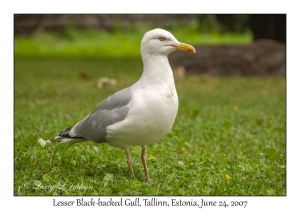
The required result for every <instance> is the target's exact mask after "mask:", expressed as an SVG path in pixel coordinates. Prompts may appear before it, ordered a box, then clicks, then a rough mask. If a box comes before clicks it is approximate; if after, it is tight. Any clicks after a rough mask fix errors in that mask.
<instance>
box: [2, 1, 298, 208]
mask: <svg viewBox="0 0 300 210" xmlns="http://www.w3.org/2000/svg"><path fill="white" fill-rule="evenodd" d="M293 2H296V1H293ZM146 4H147V6H146ZM297 6H298V5H297V4H296V3H289V2H287V1H281V2H280V3H277V2H275V1H271V0H268V1H255V0H254V1H247V2H246V1H243V2H241V1H240V0H239V1H237V0H235V1H222V0H219V1H196V0H193V1H178V3H175V1H174V0H173V1H169V0H165V1H162V0H159V1H158V0H151V1H148V2H145V1H114V0H110V1H105V3H104V1H89V0H86V1H83V2H80V4H79V3H77V2H75V1H74V2H70V1H61V0H60V1H57V0H52V1H32V0H29V1H9V2H8V1H5V3H2V4H1V18H0V23H1V24H0V26H1V36H0V37H1V39H0V41H1V45H0V46H1V47H0V49H1V50H0V52H1V66H0V68H1V70H2V71H1V76H0V80H1V81H0V84H1V88H0V90H1V99H2V100H1V102H2V103H1V116H3V117H1V125H0V126H1V134H2V135H1V147H0V148H1V152H0V155H1V158H0V160H1V179H0V188H1V190H0V198H1V199H0V200H1V206H3V207H6V208H5V209H12V208H13V209H15V207H21V208H24V207H30V208H31V209H41V208H44V209H45V208H46V209H49V208H52V207H53V206H52V199H53V198H55V197H14V196H13V164H12V163H13V105H14V104H13V70H14V69H13V47H12V46H13V14H14V13H164V14H165V13H287V40H288V41H287V69H288V70H287V102H288V103H287V120H288V121H287V158H288V165H287V196H286V197H285V196H283V197H199V198H197V199H201V198H203V199H207V200H209V199H212V200H226V201H228V202H230V200H234V199H238V200H245V199H246V200H248V201H249V204H248V206H247V208H246V209H263V208H267V209H282V208H284V207H296V206H297V207H298V203H297V200H299V198H298V197H297V194H298V196H299V192H298V191H299V188H300V185H299V165H300V164H299V155H298V154H299V140H300V139H299V137H298V136H299V128H300V124H299V123H298V121H299V120H298V119H299V117H300V116H299V110H300V102H299V96H300V93H299V92H300V89H299V83H300V82H299V78H300V77H299V76H300V75H299V71H300V68H299V62H300V61H299V60H300V59H299V58H300V56H299V47H300V45H299V40H300V36H299V25H300V24H299V22H300V16H299V10H297V9H296V8H298V7H297ZM84 198H85V199H88V198H89V197H84ZM126 198H128V197H126ZM183 198H184V199H186V200H189V199H190V198H193V197H183ZM57 199H67V200H72V199H73V200H74V199H78V197H57ZM165 199H171V198H170V197H165ZM54 208H55V207H54ZM79 208H82V207H79ZM90 208H92V207H90ZM97 208H99V207H97ZM123 208H124V207H123ZM130 208H131V207H130ZM102 209H106V208H104V207H102ZM131 209H132V208H131ZM214 209H216V208H214ZM292 209H296V208H292Z"/></svg>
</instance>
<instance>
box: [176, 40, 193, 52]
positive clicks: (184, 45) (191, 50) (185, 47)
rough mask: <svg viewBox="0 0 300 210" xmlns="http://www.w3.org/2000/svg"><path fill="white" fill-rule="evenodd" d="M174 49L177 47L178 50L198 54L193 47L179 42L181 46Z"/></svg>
mask: <svg viewBox="0 0 300 210" xmlns="http://www.w3.org/2000/svg"><path fill="white" fill-rule="evenodd" d="M173 47H175V48H176V49H177V50H183V51H185V52H189V53H196V50H195V48H194V47H193V46H192V45H189V44H185V43H182V42H179V45H173Z"/></svg>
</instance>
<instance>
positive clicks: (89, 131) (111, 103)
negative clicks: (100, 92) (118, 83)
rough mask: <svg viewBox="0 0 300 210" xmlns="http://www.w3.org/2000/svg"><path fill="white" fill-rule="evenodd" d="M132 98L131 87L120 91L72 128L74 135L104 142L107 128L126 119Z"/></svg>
mask: <svg viewBox="0 0 300 210" xmlns="http://www.w3.org/2000/svg"><path fill="white" fill-rule="evenodd" d="M131 98H132V92H131V89H130V87H128V88H125V89H123V90H120V91H119V92H116V93H115V94H113V95H111V96H110V97H108V98H107V99H105V100H104V101H103V102H101V103H100V104H99V105H98V106H97V107H96V109H95V110H94V111H93V112H92V113H91V114H90V115H88V116H87V117H86V118H84V119H83V120H82V121H80V122H79V123H77V124H76V125H75V126H74V127H73V128H72V133H73V135H77V136H82V137H85V138H88V139H90V140H93V141H96V142H99V143H100V142H104V141H105V137H106V127H107V126H109V125H112V124H114V123H117V122H120V121H122V120H124V119H125V117H126V115H127V113H128V111H129V107H128V104H129V102H130V100H131Z"/></svg>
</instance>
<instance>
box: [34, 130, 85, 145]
mask: <svg viewBox="0 0 300 210" xmlns="http://www.w3.org/2000/svg"><path fill="white" fill-rule="evenodd" d="M72 128H73V126H72V127H69V128H66V129H64V130H62V131H60V132H58V133H57V134H56V136H55V137H52V138H50V139H48V140H47V141H45V140H44V139H42V138H39V139H38V142H39V144H40V145H41V146H42V147H43V148H45V147H46V146H48V145H49V146H50V145H51V144H53V142H61V143H69V144H70V146H71V145H72V144H75V143H79V142H84V141H88V139H87V138H85V137H83V136H80V135H78V134H75V133H74V131H73V129H72Z"/></svg>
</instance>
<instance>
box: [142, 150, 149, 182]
mask: <svg viewBox="0 0 300 210" xmlns="http://www.w3.org/2000/svg"><path fill="white" fill-rule="evenodd" d="M141 159H142V162H143V166H144V171H145V175H146V182H150V178H149V173H148V167H147V162H146V146H145V145H143V146H142V154H141Z"/></svg>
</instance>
